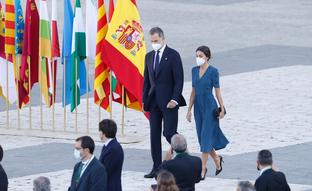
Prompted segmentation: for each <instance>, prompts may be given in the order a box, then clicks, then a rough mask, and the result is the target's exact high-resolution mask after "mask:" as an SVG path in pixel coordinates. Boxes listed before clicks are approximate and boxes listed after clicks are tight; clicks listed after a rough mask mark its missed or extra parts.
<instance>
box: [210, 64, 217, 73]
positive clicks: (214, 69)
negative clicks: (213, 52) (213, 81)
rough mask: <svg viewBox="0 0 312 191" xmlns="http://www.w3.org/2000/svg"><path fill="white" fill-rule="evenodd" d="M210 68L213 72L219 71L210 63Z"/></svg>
mask: <svg viewBox="0 0 312 191" xmlns="http://www.w3.org/2000/svg"><path fill="white" fill-rule="evenodd" d="M209 67H210V70H211V71H213V72H219V70H218V68H217V67H215V66H213V65H210V66H209Z"/></svg>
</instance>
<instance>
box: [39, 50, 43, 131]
mask: <svg viewBox="0 0 312 191" xmlns="http://www.w3.org/2000/svg"><path fill="white" fill-rule="evenodd" d="M40 52H41V51H40ZM39 60H40V61H39V71H40V72H39V79H40V129H41V130H42V129H43V127H42V126H43V125H42V123H43V116H42V65H41V64H42V62H41V61H42V58H41V55H40V54H39Z"/></svg>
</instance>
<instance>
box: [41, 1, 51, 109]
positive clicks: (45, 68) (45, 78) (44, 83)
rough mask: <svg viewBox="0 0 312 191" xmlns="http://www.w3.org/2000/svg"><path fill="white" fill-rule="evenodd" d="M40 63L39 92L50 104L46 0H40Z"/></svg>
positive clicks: (48, 37) (49, 48) (49, 51)
mask: <svg viewBox="0 0 312 191" xmlns="http://www.w3.org/2000/svg"><path fill="white" fill-rule="evenodd" d="M39 49H40V65H41V71H39V72H40V73H41V81H40V86H41V94H42V95H43V97H44V102H45V104H46V105H47V106H51V98H52V97H51V96H52V94H53V92H54V91H53V87H52V67H51V58H52V50H51V31H50V21H49V15H48V5H47V1H46V0H40V40H39Z"/></svg>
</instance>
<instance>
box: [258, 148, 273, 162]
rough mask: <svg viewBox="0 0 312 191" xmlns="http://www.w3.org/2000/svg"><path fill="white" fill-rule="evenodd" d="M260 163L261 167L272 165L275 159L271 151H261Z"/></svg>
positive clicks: (259, 155)
mask: <svg viewBox="0 0 312 191" xmlns="http://www.w3.org/2000/svg"><path fill="white" fill-rule="evenodd" d="M258 162H259V163H260V165H264V166H266V165H272V163H273V157H272V153H271V152H270V151H269V150H261V151H260V152H259V153H258Z"/></svg>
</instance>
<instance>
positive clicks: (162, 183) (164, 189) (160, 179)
mask: <svg viewBox="0 0 312 191" xmlns="http://www.w3.org/2000/svg"><path fill="white" fill-rule="evenodd" d="M151 190H152V191H179V188H178V186H177V184H176V182H175V179H174V176H173V175H172V174H171V173H170V172H168V171H166V170H162V171H161V172H160V173H158V176H157V184H154V185H152V189H151Z"/></svg>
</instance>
